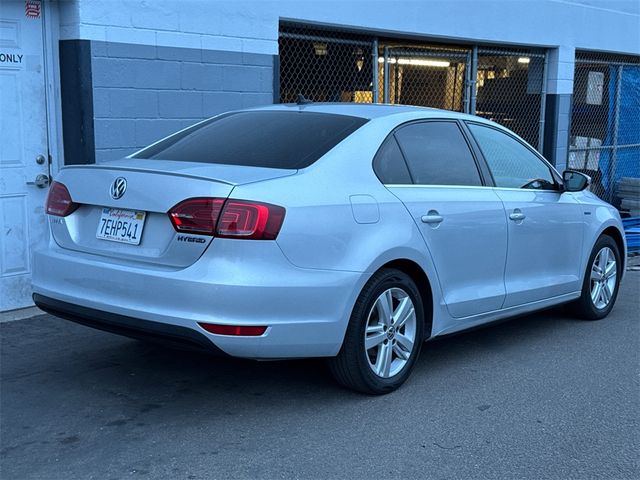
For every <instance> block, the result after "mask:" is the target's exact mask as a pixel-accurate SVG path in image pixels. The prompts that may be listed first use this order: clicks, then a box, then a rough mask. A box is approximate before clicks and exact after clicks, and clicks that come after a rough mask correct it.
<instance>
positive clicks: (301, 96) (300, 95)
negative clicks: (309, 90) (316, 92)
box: [296, 93, 313, 105]
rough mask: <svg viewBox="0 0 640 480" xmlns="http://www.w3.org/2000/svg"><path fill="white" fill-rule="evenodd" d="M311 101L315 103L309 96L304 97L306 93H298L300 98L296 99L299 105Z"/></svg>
mask: <svg viewBox="0 0 640 480" xmlns="http://www.w3.org/2000/svg"><path fill="white" fill-rule="evenodd" d="M309 103H313V101H312V100H309V99H307V98H304V95H302V94H301V93H299V94H298V100H296V104H298V105H307V104H309Z"/></svg>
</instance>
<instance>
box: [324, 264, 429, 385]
mask: <svg viewBox="0 0 640 480" xmlns="http://www.w3.org/2000/svg"><path fill="white" fill-rule="evenodd" d="M423 339H424V309H423V305H422V298H421V296H420V292H419V291H418V288H417V287H416V284H415V283H414V282H413V280H412V279H411V277H409V276H408V275H407V274H405V273H404V272H401V271H399V270H395V269H384V270H380V271H379V272H377V273H375V274H374V275H373V277H371V279H370V280H369V281H368V282H367V284H366V285H365V287H364V288H363V290H362V292H361V293H360V296H359V297H358V300H357V301H356V305H355V307H354V309H353V313H352V314H351V319H350V320H349V326H348V327H347V332H346V334H345V339H344V343H343V345H342V349H341V350H340V353H339V354H338V356H337V357H335V358H333V359H331V360H330V361H329V367H330V369H331V372H332V373H333V375H334V377H335V378H336V380H337V381H338V382H339V383H341V384H342V385H344V386H346V387H348V388H351V389H353V390H357V391H360V392H364V393H369V394H376V395H379V394H383V393H389V392H391V391H393V390H395V389H397V388H398V387H399V386H400V385H402V384H403V383H404V381H405V380H406V379H407V378H408V377H409V374H410V373H411V370H412V369H413V366H414V364H415V361H416V359H417V357H418V355H419V354H420V348H421V346H422V342H423Z"/></svg>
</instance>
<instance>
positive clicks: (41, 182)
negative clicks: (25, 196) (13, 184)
mask: <svg viewBox="0 0 640 480" xmlns="http://www.w3.org/2000/svg"><path fill="white" fill-rule="evenodd" d="M49 181H50V179H49V175H45V174H43V173H40V174H39V175H37V176H36V179H35V181H33V182H27V185H35V186H36V187H38V188H46V187H48V186H49Z"/></svg>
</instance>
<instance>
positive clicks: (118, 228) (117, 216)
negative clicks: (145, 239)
mask: <svg viewBox="0 0 640 480" xmlns="http://www.w3.org/2000/svg"><path fill="white" fill-rule="evenodd" d="M146 216H147V213H146V212H137V211H134V210H123V209H121V208H103V209H102V214H101V215H100V222H98V231H97V232H96V238H99V239H101V240H110V241H112V242H120V243H129V244H131V245H138V244H139V243H140V238H141V237H142V228H143V227H144V219H145V217H146Z"/></svg>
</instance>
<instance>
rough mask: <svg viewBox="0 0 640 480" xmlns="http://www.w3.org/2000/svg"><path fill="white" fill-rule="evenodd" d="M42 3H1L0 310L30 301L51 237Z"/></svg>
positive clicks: (26, 304)
mask: <svg viewBox="0 0 640 480" xmlns="http://www.w3.org/2000/svg"><path fill="white" fill-rule="evenodd" d="M43 3H44V2H37V1H27V2H25V1H15V0H14V1H8V2H7V1H4V0H3V1H2V4H1V5H0V282H1V283H0V311H5V310H11V309H14V308H21V307H27V306H29V305H31V304H32V302H31V252H32V251H33V250H34V249H35V248H38V247H40V246H42V245H44V244H45V242H46V241H47V238H48V229H47V223H46V221H45V215H44V202H45V199H46V195H47V190H48V188H47V186H48V185H47V184H48V179H49V173H50V172H49V168H50V167H49V160H48V158H49V155H48V148H47V147H48V146H47V114H46V113H47V112H46V99H45V71H44V48H43V18H42V16H43V11H42V10H44V5H43Z"/></svg>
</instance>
